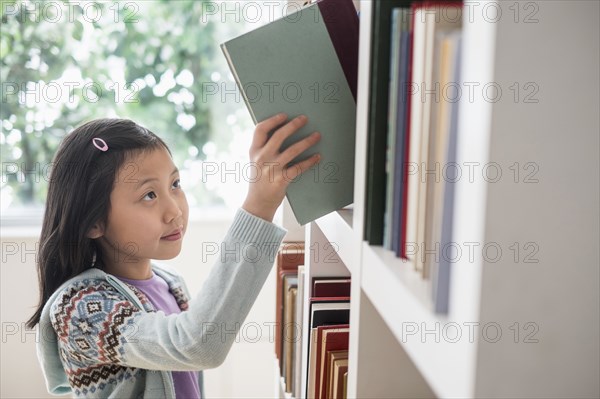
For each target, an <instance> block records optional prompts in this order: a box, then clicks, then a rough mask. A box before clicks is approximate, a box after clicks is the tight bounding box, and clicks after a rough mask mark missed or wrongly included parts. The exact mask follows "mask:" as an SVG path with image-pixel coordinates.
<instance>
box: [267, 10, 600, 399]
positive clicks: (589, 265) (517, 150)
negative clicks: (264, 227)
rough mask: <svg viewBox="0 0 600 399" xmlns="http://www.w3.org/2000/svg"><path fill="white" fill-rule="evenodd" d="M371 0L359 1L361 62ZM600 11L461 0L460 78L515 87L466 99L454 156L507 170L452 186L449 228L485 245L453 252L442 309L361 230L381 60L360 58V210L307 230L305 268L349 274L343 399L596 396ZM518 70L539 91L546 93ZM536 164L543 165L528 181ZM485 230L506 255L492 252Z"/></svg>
mask: <svg viewBox="0 0 600 399" xmlns="http://www.w3.org/2000/svg"><path fill="white" fill-rule="evenodd" d="M296 3H302V2H296ZM409 3H410V2H407V4H409ZM574 3H576V4H574ZM372 7H373V4H372V2H371V1H361V2H360V13H361V16H360V40H359V46H360V53H359V59H360V60H368V59H369V54H370V44H371V43H370V32H371V12H372ZM492 8H493V9H494V10H501V15H503V17H502V18H497V19H496V20H494V21H490V17H489V16H490V15H491V14H485V13H483V12H482V11H483V10H484V9H492ZM536 10H537V11H536ZM518 11H520V13H519V12H518ZM534 11H535V13H534ZM496 15H500V14H496ZM598 15H599V5H598V3H597V2H586V1H582V2H489V1H479V2H476V4H475V3H472V4H469V5H465V7H464V8H463V21H464V24H463V52H462V55H461V57H462V73H461V75H462V80H463V81H464V82H495V83H496V84H497V85H499V86H500V87H502V88H503V89H504V92H505V93H504V95H505V97H504V100H501V101H497V102H493V101H488V100H486V99H485V98H484V97H483V96H475V97H474V98H473V99H470V98H468V96H466V95H465V96H462V97H461V99H460V107H459V110H460V111H459V112H460V113H459V126H458V148H457V157H458V158H457V162H458V163H459V164H467V165H468V164H471V165H488V164H490V163H496V164H497V165H500V167H501V170H502V172H503V174H504V175H505V176H506V178H505V179H501V180H499V181H494V182H490V181H486V180H485V179H481V178H480V179H473V180H471V179H461V180H460V181H459V182H458V183H457V186H456V192H455V195H456V197H455V198H456V200H455V205H454V210H453V212H454V220H455V221H456V222H455V224H454V228H453V241H454V242H457V243H478V244H479V245H477V246H476V247H475V248H479V249H478V250H475V251H474V252H473V254H474V255H473V257H472V258H471V257H470V256H469V257H466V256H465V257H461V259H460V260H459V261H458V262H457V263H456V264H454V265H453V268H452V272H451V273H452V274H451V280H450V281H451V286H450V298H449V312H448V313H447V314H436V313H435V312H433V311H432V307H431V299H430V295H429V294H430V293H429V287H428V282H427V281H426V280H424V279H422V277H421V275H420V273H418V272H416V271H415V270H414V267H413V265H412V264H411V263H410V262H407V261H403V260H401V259H400V258H396V257H395V256H394V254H393V253H391V252H390V251H387V250H385V249H383V248H382V247H381V246H370V245H368V244H367V243H366V242H365V241H363V240H362V231H363V226H364V217H365V212H364V204H365V198H364V197H365V193H364V191H365V179H366V172H365V170H366V167H365V165H366V148H367V133H366V132H367V130H368V129H367V117H368V102H369V98H368V96H367V95H366V94H365V93H368V87H369V79H368V78H369V73H370V71H369V63H368V62H366V61H364V62H361V63H360V66H359V77H358V101H357V126H356V153H355V159H356V169H355V187H354V199H355V201H354V204H353V207H352V209H343V210H340V211H337V212H333V213H331V214H329V215H326V216H324V217H322V218H320V219H318V220H316V221H315V222H312V223H310V224H308V225H306V226H305V230H304V239H305V244H306V248H307V252H306V254H305V272H306V274H307V275H308V277H309V278H310V277H314V276H351V277H352V287H351V310H350V320H351V321H350V348H349V366H348V367H349V368H348V397H381V398H385V397H388V398H392V397H393V398H397V397H491V396H494V397H598V396H599V395H600V386H599V382H598V375H600V366H599V363H600V362H599V360H600V344H599V342H598V336H599V335H600V331H599V330H600V328H599V325H600V320H599V314H600V309H599V302H600V299H599V287H598V284H599V283H598V282H599V280H600V275H599V268H598V264H599V262H600V260H599V255H598V242H600V236H599V231H598V220H599V210H598V203H599V202H600V198H599V194H598V192H599V183H598V182H599V181H600V176H599V165H598V158H599V156H598V148H599V139H598V131H599V130H600V126H599V121H598V117H597V110H598V109H600V99H599V94H598V92H599V90H598V87H599V77H598V70H599V68H600V62H599V56H598V48H599V45H598V37H599V36H600V35H599V33H600V32H599V28H598V26H599V22H598ZM465 16H468V17H469V19H465V18H464V17H465ZM525 21H527V23H526V22H525ZM536 21H537V22H536ZM558 26H560V27H561V29H558V28H557V27H558ZM557 49H560V51H558V50H557ZM515 82H516V83H517V85H518V86H517V87H516V88H517V89H518V88H519V87H520V88H521V89H523V88H525V87H529V88H531V87H537V88H539V91H538V92H536V94H535V96H533V97H532V96H530V97H529V99H530V100H531V99H533V100H537V101H533V102H527V101H525V99H524V97H525V93H524V92H521V93H520V94H519V93H518V92H517V91H516V90H514V88H515V86H514V84H515ZM529 83H533V84H534V85H533V86H531V85H529V86H526V85H527V84H529ZM511 87H513V89H511ZM531 93H532V92H531V91H530V92H529V94H531ZM517 96H518V98H517ZM515 163H517V165H518V166H517V167H516V168H515ZM525 164H528V165H534V166H535V167H537V168H538V169H536V170H537V172H536V179H535V180H537V181H535V180H534V181H532V182H529V183H533V184H527V183H526V182H525V181H524V178H523V175H524V174H527V173H530V172H531V171H532V170H534V169H527V170H526V169H525V168H524V167H523V166H524V165H525ZM511 167H512V168H511ZM517 170H519V172H520V174H517ZM480 171H481V170H480ZM583 171H585V178H581V176H582V173H584V172H583ZM284 214H287V216H284V220H289V214H290V209H289V207H286V208H284ZM286 217H287V219H286ZM285 227H286V228H288V227H290V228H293V224H292V223H289V224H288V225H285ZM487 243H493V244H494V247H495V248H497V247H500V248H501V249H502V250H503V256H502V257H501V258H500V259H499V260H498V259H497V257H496V258H494V259H492V258H491V257H490V256H486V254H485V253H484V252H482V251H481V247H482V246H483V245H485V244H487ZM515 243H516V244H517V246H514V245H515ZM517 248H518V249H517ZM308 249H310V251H308ZM532 254H533V256H532ZM527 256H529V260H530V261H532V262H525V258H526V257H527ZM302 300H303V301H304V303H305V304H306V303H307V301H308V295H307V293H306V292H305V296H304V298H302ZM304 311H305V317H306V316H307V307H306V306H304ZM435 326H439V327H440V328H439V330H438V331H440V333H439V334H438V336H440V339H438V340H437V342H436V339H435V338H436V333H434V332H432V330H434V328H435ZM413 328H417V329H418V332H416V333H414V331H413V330H412V329H413ZM423 329H426V330H428V331H429V332H427V331H424V330H423ZM454 332H460V333H461V334H462V335H461V337H460V339H458V340H457V339H455V338H456V335H455V334H454ZM498 333H500V334H501V335H500V336H498ZM471 334H472V337H471ZM471 338H472V339H471ZM303 340H304V341H303V352H302V356H303V359H302V364H303V366H306V360H307V359H306V357H307V354H306V350H305V349H306V340H307V337H306V334H304V336H303ZM276 364H277V363H276ZM303 369H304V370H303V373H305V372H306V370H305V367H303ZM304 377H306V376H304ZM281 384H282V382H281V380H280V377H279V374H276V383H275V385H276V392H277V396H278V397H280V398H284V397H286V398H287V397H290V396H289V395H287V396H285V395H284V393H283V390H282V389H281ZM303 397H306V392H305V391H303Z"/></svg>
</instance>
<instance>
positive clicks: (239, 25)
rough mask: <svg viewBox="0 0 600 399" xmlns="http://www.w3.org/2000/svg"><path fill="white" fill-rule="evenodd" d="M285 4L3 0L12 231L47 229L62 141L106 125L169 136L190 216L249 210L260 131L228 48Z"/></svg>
mask: <svg viewBox="0 0 600 399" xmlns="http://www.w3.org/2000/svg"><path fill="white" fill-rule="evenodd" d="M267 3H268V4H267ZM284 3H285V2H242V1H221V2H209V1H158V0H154V1H107V2H64V1H22V2H2V31H1V37H0V51H1V53H2V61H1V65H0V67H1V70H0V75H1V78H2V79H1V80H2V93H1V94H2V109H1V110H0V122H1V125H2V126H1V132H0V144H1V150H0V151H1V152H0V155H1V156H2V180H1V182H0V196H1V198H0V207H1V211H2V218H3V224H6V222H8V224H12V223H11V220H12V222H13V223H15V222H16V223H18V224H22V223H25V221H26V218H25V217H24V216H25V215H29V217H30V218H32V219H33V221H34V222H37V223H39V221H40V219H41V214H42V210H43V205H44V202H45V196H46V192H47V186H48V180H49V176H50V172H51V167H52V165H51V161H52V157H53V155H54V153H55V151H56V149H57V147H58V144H59V143H60V140H61V139H62V138H63V137H64V136H65V135H66V134H67V133H68V132H70V131H71V130H72V129H74V128H75V127H77V126H78V125H80V124H81V123H83V122H85V121H88V120H91V119H95V118H99V117H122V118H129V119H132V120H134V121H136V122H137V123H139V124H141V125H143V126H145V127H147V128H149V129H150V130H152V131H153V132H155V133H156V134H158V135H159V136H160V137H161V138H163V140H165V141H166V142H167V144H168V145H169V147H170V148H171V151H172V153H173V157H174V161H175V163H176V165H177V166H178V167H179V168H180V170H181V176H182V186H183V187H184V189H185V191H186V194H187V196H188V201H189V203H190V207H191V208H205V207H222V208H229V209H232V208H234V207H235V206H237V205H240V204H241V202H242V200H243V198H241V196H243V195H245V192H246V187H245V186H244V184H245V183H246V181H245V180H246V179H244V167H245V166H246V164H247V163H248V148H249V145H250V142H251V138H252V133H253V131H254V125H253V123H252V120H251V118H250V116H249V114H248V111H247V109H246V107H245V105H244V102H243V100H242V99H241V96H240V94H239V91H238V90H237V88H236V86H235V82H234V80H233V77H232V76H231V73H230V72H229V68H228V66H227V63H226V61H225V58H224V57H223V55H222V52H221V50H220V48H219V44H220V43H222V42H224V41H226V40H228V39H230V38H233V37H236V36H238V35H240V34H242V33H243V32H245V31H248V30H250V29H253V28H254V27H255V26H258V25H260V24H263V23H266V22H268V21H269V20H273V19H274V18H277V17H280V16H282V15H283V14H282V13H283V9H284V8H285V4H284Z"/></svg>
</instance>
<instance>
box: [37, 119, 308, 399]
mask: <svg viewBox="0 0 600 399" xmlns="http://www.w3.org/2000/svg"><path fill="white" fill-rule="evenodd" d="M286 121H287V117H286V115H284V114H280V115H276V116H274V117H271V118H269V119H266V120H265V121H263V122H261V123H259V124H258V125H257V126H256V129H255V132H254V137H253V141H252V145H251V148H250V151H249V153H250V158H251V161H252V162H253V165H254V166H255V167H254V168H252V169H253V170H254V171H255V174H254V176H252V179H251V182H250V187H249V190H248V193H247V197H246V199H245V201H244V203H243V205H242V207H241V208H239V209H238V210H237V212H236V215H235V218H234V220H233V223H232V225H231V226H230V228H229V230H228V232H227V234H226V236H225V238H224V241H223V243H222V246H221V256H220V259H219V261H218V262H217V264H216V265H215V266H214V267H213V269H212V270H211V273H210V275H209V277H208V278H207V280H206V282H205V283H204V286H203V288H202V290H201V291H200V292H199V293H198V294H197V295H196V296H195V298H193V299H191V300H190V296H189V293H188V291H187V288H186V285H185V283H184V281H183V280H182V278H181V277H180V276H179V275H178V274H177V273H176V272H175V271H174V270H171V269H170V268H167V267H166V266H161V265H158V264H156V263H155V262H153V261H152V260H153V259H156V260H159V259H172V258H174V257H175V256H177V255H178V254H179V252H180V251H181V244H182V238H183V236H184V235H185V233H186V229H187V222H188V205H187V201H186V197H185V194H184V192H183V190H182V188H181V186H180V185H179V172H178V170H177V168H176V167H175V165H174V164H173V161H172V159H171V152H170V150H169V149H168V147H167V145H166V144H165V143H164V142H163V141H162V140H161V139H160V138H159V137H157V136H156V135H155V134H154V133H152V132H150V131H149V130H147V129H145V128H143V127H141V126H139V125H137V124H135V123H134V122H132V121H129V120H123V119H101V120H95V121H92V122H89V123H86V124H85V125H83V126H81V127H79V128H77V129H75V130H74V131H73V132H72V133H71V134H69V135H67V136H66V137H65V138H64V139H63V141H62V142H61V145H60V147H59V149H58V152H57V153H56V155H55V158H54V168H53V170H52V174H51V180H50V183H49V188H48V197H47V202H46V210H45V214H44V221H43V226H42V233H41V237H40V252H39V257H38V269H39V270H38V273H39V283H40V303H39V307H38V308H37V311H36V312H35V314H34V315H33V316H32V317H31V319H30V320H29V321H28V325H29V327H30V328H33V327H34V326H35V325H36V324H38V323H39V334H41V337H40V339H39V340H38V341H37V342H38V344H37V345H38V347H37V351H38V357H39V360H40V363H41V366H42V369H43V371H44V375H45V378H46V385H47V388H48V390H49V391H50V392H51V393H53V394H65V393H72V394H73V395H74V396H76V397H109V396H110V397H119V398H133V397H144V398H149V397H156V398H198V397H200V396H201V393H202V373H201V371H199V370H203V369H207V368H212V367H217V366H219V365H220V364H221V363H222V362H223V361H224V359H225V356H226V355H227V353H228V351H229V349H230V348H231V345H232V343H233V341H234V339H235V335H236V333H237V331H239V328H240V325H241V323H242V322H243V321H244V319H245V318H246V316H247V314H248V312H249V310H250V308H251V307H252V304H253V303H254V301H255V299H256V297H257V295H258V293H259V291H260V289H261V288H262V286H263V284H264V281H265V279H266V277H267V275H268V274H269V271H270V269H271V267H272V266H273V261H274V257H275V254H276V252H277V249H278V247H279V245H280V244H281V241H282V239H283V236H284V235H285V233H286V230H285V229H283V228H281V227H279V226H276V225H275V224H273V223H272V220H273V216H274V213H275V211H276V209H277V207H278V206H279V205H280V204H281V202H282V200H283V198H284V196H285V191H286V187H287V185H288V184H289V182H290V181H291V180H293V179H294V178H295V177H296V176H297V175H299V174H301V173H303V172H304V171H306V170H307V169H309V168H310V167H312V166H313V165H315V164H316V163H317V162H318V161H319V156H318V155H315V156H312V157H310V158H308V159H306V160H304V161H302V162H299V163H297V164H296V165H295V166H294V167H286V165H287V164H288V163H289V162H290V161H291V160H292V159H294V158H295V157H297V156H298V155H299V154H301V153H302V152H304V151H305V150H306V149H308V148H309V147H311V146H312V145H314V144H315V143H316V142H317V141H318V140H319V135H318V133H314V134H313V135H311V136H309V137H307V138H306V139H304V140H301V141H299V142H297V143H296V144H294V145H292V146H290V147H289V148H287V149H286V150H285V151H283V152H280V151H279V149H280V147H281V144H282V142H283V141H284V140H285V139H286V138H287V137H289V136H290V135H292V134H293V133H294V132H295V131H296V130H298V129H299V128H301V127H302V126H304V125H305V124H306V117H304V116H300V117H297V118H294V119H293V120H291V121H289V122H288V123H284V122H286ZM275 129H276V130H275ZM273 130H275V132H274V133H273V135H272V136H271V137H270V136H269V132H271V131H273ZM233 332H235V333H233Z"/></svg>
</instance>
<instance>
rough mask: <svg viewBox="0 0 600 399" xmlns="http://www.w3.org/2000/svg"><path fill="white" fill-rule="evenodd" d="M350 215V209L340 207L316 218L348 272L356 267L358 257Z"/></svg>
mask: <svg viewBox="0 0 600 399" xmlns="http://www.w3.org/2000/svg"><path fill="white" fill-rule="evenodd" d="M352 216H353V211H352V210H351V209H341V210H339V211H336V212H331V213H329V214H328V215H325V216H323V217H321V218H319V219H317V220H316V223H317V225H318V226H319V229H321V231H322V232H323V234H324V235H325V236H326V237H327V240H328V242H329V243H330V244H331V245H332V246H333V247H334V250H335V252H336V253H337V255H338V256H339V257H340V259H341V261H342V262H343V263H344V265H345V266H346V268H347V269H348V270H349V271H350V273H352V271H353V270H355V269H356V267H358V264H357V263H358V260H359V259H360V257H359V254H358V251H357V247H356V245H355V243H354V238H353V231H352Z"/></svg>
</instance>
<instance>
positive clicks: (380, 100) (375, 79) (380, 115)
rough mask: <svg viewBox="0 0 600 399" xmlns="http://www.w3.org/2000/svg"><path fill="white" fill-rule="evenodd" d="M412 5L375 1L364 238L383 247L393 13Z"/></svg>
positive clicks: (404, 1)
mask: <svg viewBox="0 0 600 399" xmlns="http://www.w3.org/2000/svg"><path fill="white" fill-rule="evenodd" d="M410 3H411V2H410V1H409V0H385V1H374V2H373V15H372V20H371V21H372V22H371V23H372V33H371V59H370V62H371V76H370V80H371V82H370V89H369V90H370V93H369V127H368V144H367V145H368V149H367V178H366V180H367V181H366V184H365V190H366V191H365V224H364V231H363V237H364V239H365V240H367V241H368V242H369V244H370V245H383V231H384V213H385V206H386V200H385V198H386V183H387V175H386V168H385V165H386V159H387V157H386V151H387V148H386V147H387V133H388V109H389V103H388V101H389V98H388V93H389V77H390V56H391V54H390V41H391V33H392V10H393V9H394V8H397V7H408V6H410Z"/></svg>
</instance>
